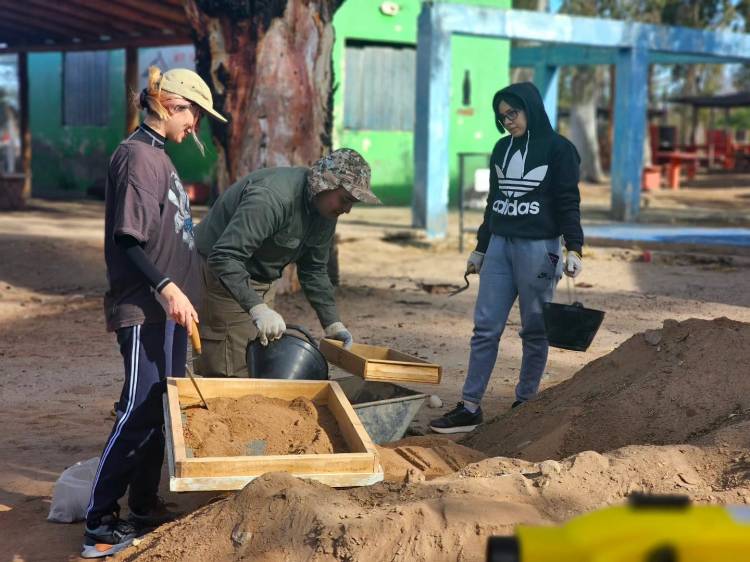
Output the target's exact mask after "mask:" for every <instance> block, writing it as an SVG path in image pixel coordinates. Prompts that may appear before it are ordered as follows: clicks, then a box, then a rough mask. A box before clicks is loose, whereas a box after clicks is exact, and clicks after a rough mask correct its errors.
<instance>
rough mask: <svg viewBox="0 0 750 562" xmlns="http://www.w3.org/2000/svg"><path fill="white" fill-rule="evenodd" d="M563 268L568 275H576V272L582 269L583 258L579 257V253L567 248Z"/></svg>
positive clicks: (574, 276)
mask: <svg viewBox="0 0 750 562" xmlns="http://www.w3.org/2000/svg"><path fill="white" fill-rule="evenodd" d="M563 270H564V271H565V275H567V276H568V277H573V278H576V277H578V274H579V273H581V271H583V259H582V258H581V254H579V253H578V252H573V251H571V250H568V252H567V255H566V257H565V267H564V268H563Z"/></svg>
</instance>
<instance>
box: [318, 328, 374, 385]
mask: <svg viewBox="0 0 750 562" xmlns="http://www.w3.org/2000/svg"><path fill="white" fill-rule="evenodd" d="M319 349H320V352H321V353H322V354H323V357H325V358H326V360H327V361H328V362H329V363H333V364H334V365H337V366H338V367H341V368H342V369H344V370H345V371H347V372H348V373H352V374H353V375H359V376H360V377H364V376H365V370H366V369H367V360H366V359H365V358H363V357H359V356H357V355H355V354H354V353H352V352H350V351H348V350H346V349H344V348H343V344H342V343H341V342H338V341H334V340H329V339H325V338H324V339H322V340H320V345H319Z"/></svg>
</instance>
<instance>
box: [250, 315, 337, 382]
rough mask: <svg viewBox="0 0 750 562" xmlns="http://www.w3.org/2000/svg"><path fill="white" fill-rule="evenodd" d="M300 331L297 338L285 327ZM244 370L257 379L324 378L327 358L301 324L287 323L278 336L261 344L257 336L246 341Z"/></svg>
mask: <svg viewBox="0 0 750 562" xmlns="http://www.w3.org/2000/svg"><path fill="white" fill-rule="evenodd" d="M290 330H294V331H296V332H299V333H301V334H302V335H304V336H305V338H301V337H299V336H296V335H294V334H290V333H289V331H290ZM246 359H247V370H248V372H249V373H250V377H252V378H257V379H287V380H328V361H326V358H325V357H323V354H322V353H321V352H320V350H319V349H318V346H317V345H315V340H314V339H313V337H312V336H311V335H310V333H309V332H308V331H307V330H305V329H304V328H303V327H301V326H292V325H289V326H287V331H286V332H285V333H284V335H283V336H281V338H279V339H278V340H275V341H272V342H268V345H266V346H263V345H261V343H260V340H259V339H258V338H256V339H254V340H253V341H251V342H250V343H249V344H248V345H247V353H246Z"/></svg>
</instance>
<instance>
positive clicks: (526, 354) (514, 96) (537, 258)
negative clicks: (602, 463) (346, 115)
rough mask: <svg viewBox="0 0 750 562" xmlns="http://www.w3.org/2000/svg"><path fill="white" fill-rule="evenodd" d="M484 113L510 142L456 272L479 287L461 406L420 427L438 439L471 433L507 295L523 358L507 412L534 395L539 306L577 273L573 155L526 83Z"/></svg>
mask: <svg viewBox="0 0 750 562" xmlns="http://www.w3.org/2000/svg"><path fill="white" fill-rule="evenodd" d="M492 107H493V109H494V111H495V119H496V124H497V128H498V130H499V131H500V132H501V133H503V132H505V130H506V129H507V131H508V133H510V135H509V136H506V137H503V138H501V139H500V140H499V141H498V142H497V143H496V144H495V148H494V149H493V151H492V156H491V158H490V192H489V195H488V196H487V207H486V209H485V212H484V221H483V222H482V226H480V227H479V232H478V233H477V246H476V250H474V251H473V252H472V253H471V256H470V257H469V260H468V263H467V265H466V273H467V274H469V273H478V274H479V275H480V284H479V295H478V296H477V302H476V307H475V311H474V335H473V336H472V338H471V354H470V357H469V369H468V373H467V375H466V381H465V382H464V387H463V392H462V396H463V401H462V402H459V403H458V405H457V406H456V407H455V408H454V409H453V410H451V411H450V412H448V413H447V414H445V415H444V416H442V417H440V418H438V419H436V420H434V421H433V422H432V423H431V424H430V428H431V429H432V430H433V431H436V432H438V433H459V432H464V431H471V430H473V429H474V428H476V426H477V425H478V424H480V423H481V422H482V409H481V407H480V402H481V400H482V396H483V395H484V392H485V390H486V388H487V383H488V382H489V379H490V376H491V374H492V370H493V369H494V367H495V362H496V360H497V353H498V347H499V343H500V336H501V335H502V333H503V330H504V328H505V323H506V322H507V319H508V314H509V313H510V309H511V308H512V306H513V303H514V302H515V300H516V298H518V299H519V306H520V311H521V331H520V336H521V339H522V343H523V358H522V360H521V371H520V374H519V381H518V384H517V386H516V392H515V394H516V399H515V402H514V403H513V407H516V406H518V405H520V404H522V403H523V402H525V401H526V400H529V399H530V398H532V397H533V396H534V395H535V394H536V392H537V390H538V388H539V381H540V380H541V378H542V373H543V372H544V368H545V366H546V364H547V352H548V349H549V343H548V341H547V336H546V333H545V329H544V317H543V315H542V305H543V303H544V302H548V301H551V300H552V298H553V296H554V290H555V285H557V282H558V281H559V280H560V277H561V276H562V271H563V270H564V271H565V274H566V275H568V276H570V277H576V276H577V275H578V274H579V273H580V272H581V269H582V261H581V250H582V247H583V230H582V229H581V213H580V194H579V191H578V178H579V166H580V162H581V159H580V157H579V156H578V152H577V151H576V149H575V147H574V146H573V144H572V143H571V142H570V141H568V140H567V139H566V138H565V137H563V136H562V135H559V134H557V133H556V132H555V131H554V130H553V129H552V125H551V124H550V121H549V117H548V116H547V113H546V112H545V110H544V104H543V102H542V97H541V95H540V94H539V90H537V89H536V87H535V86H534V85H533V84H532V83H530V82H523V83H519V84H513V85H511V86H508V87H507V88H503V89H502V90H500V91H498V92H497V93H496V94H495V97H494V99H493V100H492ZM561 236H562V237H563V238H564V240H565V247H566V249H567V253H566V255H565V257H563V252H562V244H561V240H560V237H561Z"/></svg>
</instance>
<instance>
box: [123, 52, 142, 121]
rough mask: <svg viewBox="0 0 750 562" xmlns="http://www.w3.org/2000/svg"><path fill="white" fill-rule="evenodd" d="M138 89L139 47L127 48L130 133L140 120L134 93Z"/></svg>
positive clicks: (126, 112)
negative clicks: (134, 101)
mask: <svg viewBox="0 0 750 562" xmlns="http://www.w3.org/2000/svg"><path fill="white" fill-rule="evenodd" d="M137 91H138V47H133V46H128V47H126V48H125V134H126V135H127V134H130V133H131V132H132V131H133V130H134V129H135V128H136V127H137V126H138V121H139V116H138V108H137V107H136V106H135V104H134V103H133V94H135V93H136V92H137Z"/></svg>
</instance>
